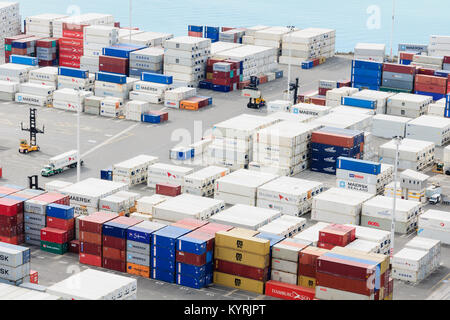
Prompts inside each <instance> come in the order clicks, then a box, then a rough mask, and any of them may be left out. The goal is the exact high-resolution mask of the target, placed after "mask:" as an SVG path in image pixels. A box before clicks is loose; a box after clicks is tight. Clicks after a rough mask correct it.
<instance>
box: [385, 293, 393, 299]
mask: <svg viewBox="0 0 450 320" xmlns="http://www.w3.org/2000/svg"><path fill="white" fill-rule="evenodd" d="M393 297H394V294H393V293H391V294H390V295H388V296H387V297H386V298H384V300H393Z"/></svg>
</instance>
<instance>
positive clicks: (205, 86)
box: [198, 81, 213, 90]
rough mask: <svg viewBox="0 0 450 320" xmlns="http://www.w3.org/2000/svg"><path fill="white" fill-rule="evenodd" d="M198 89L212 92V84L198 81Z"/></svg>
mask: <svg viewBox="0 0 450 320" xmlns="http://www.w3.org/2000/svg"><path fill="white" fill-rule="evenodd" d="M198 87H199V88H200V89H206V90H212V89H213V84H212V82H209V81H200V82H199V83H198Z"/></svg>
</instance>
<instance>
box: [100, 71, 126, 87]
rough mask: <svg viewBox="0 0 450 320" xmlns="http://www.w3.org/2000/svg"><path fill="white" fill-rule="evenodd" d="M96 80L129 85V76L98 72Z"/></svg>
mask: <svg viewBox="0 0 450 320" xmlns="http://www.w3.org/2000/svg"><path fill="white" fill-rule="evenodd" d="M95 80H97V81H103V82H111V83H117V84H125V83H127V76H126V75H122V74H118V73H110V72H97V75H96V79H95Z"/></svg>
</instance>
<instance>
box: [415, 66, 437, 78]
mask: <svg viewBox="0 0 450 320" xmlns="http://www.w3.org/2000/svg"><path fill="white" fill-rule="evenodd" d="M434 72H435V71H434V70H433V69H427V68H420V67H419V68H417V73H418V74H425V75H428V76H434Z"/></svg>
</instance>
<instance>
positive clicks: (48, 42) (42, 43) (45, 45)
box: [36, 38, 58, 48]
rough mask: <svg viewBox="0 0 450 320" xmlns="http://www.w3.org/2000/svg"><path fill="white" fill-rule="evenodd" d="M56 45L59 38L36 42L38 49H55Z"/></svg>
mask: <svg viewBox="0 0 450 320" xmlns="http://www.w3.org/2000/svg"><path fill="white" fill-rule="evenodd" d="M55 43H56V44H58V38H43V39H39V40H38V41H36V47H40V48H53V47H54V44H55Z"/></svg>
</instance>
